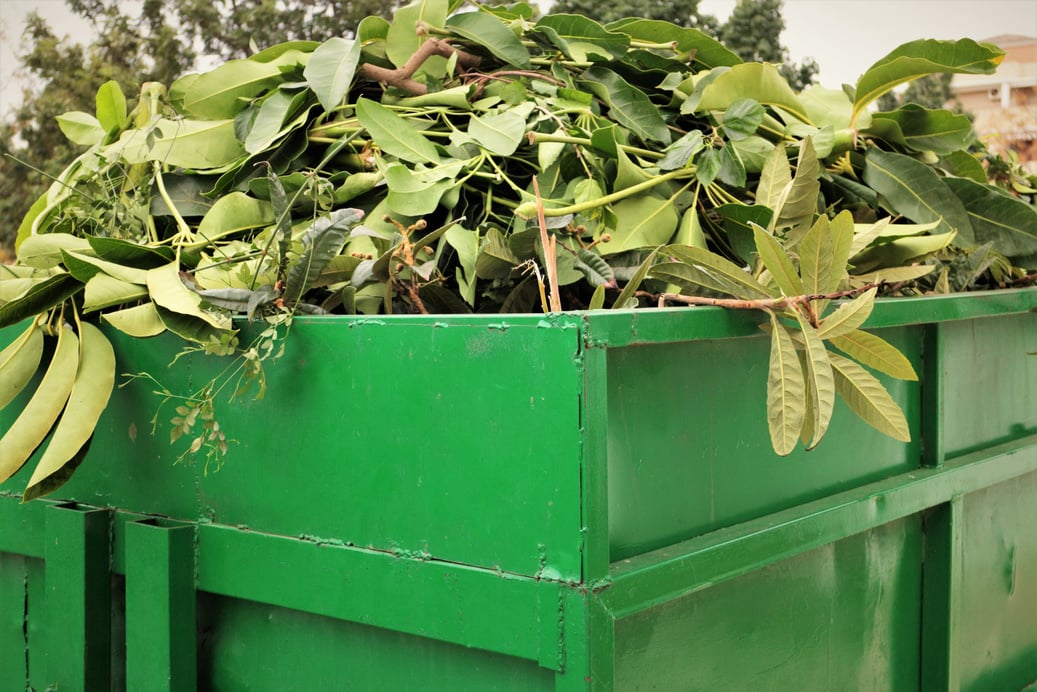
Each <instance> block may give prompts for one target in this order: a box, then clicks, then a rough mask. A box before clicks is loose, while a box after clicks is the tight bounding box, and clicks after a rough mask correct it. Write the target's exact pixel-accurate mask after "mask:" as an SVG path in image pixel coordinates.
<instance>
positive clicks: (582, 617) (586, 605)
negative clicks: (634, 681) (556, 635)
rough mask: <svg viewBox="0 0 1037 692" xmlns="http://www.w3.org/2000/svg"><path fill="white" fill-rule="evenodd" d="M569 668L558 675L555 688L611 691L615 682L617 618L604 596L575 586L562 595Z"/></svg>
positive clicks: (557, 690) (568, 691) (560, 690)
mask: <svg viewBox="0 0 1037 692" xmlns="http://www.w3.org/2000/svg"><path fill="white" fill-rule="evenodd" d="M562 602H563V603H564V606H563V609H564V614H565V623H564V625H563V629H564V632H565V635H564V636H565V668H564V669H563V671H562V672H561V673H558V674H557V675H556V676H555V692H575V691H576V690H580V691H582V692H598V691H600V692H611V690H612V688H613V686H614V682H615V661H614V659H613V650H614V648H615V638H616V621H615V619H614V618H613V617H612V613H610V612H609V610H608V609H607V608H606V607H605V604H604V603H603V602H602V600H601V598H600V597H599V596H598V595H597V594H595V593H593V592H590V591H587V590H585V589H581V588H579V587H578V586H572V587H570V588H567V589H564V592H563V595H562Z"/></svg>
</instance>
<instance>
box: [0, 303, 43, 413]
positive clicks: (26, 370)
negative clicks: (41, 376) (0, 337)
mask: <svg viewBox="0 0 1037 692" xmlns="http://www.w3.org/2000/svg"><path fill="white" fill-rule="evenodd" d="M42 358H43V330H42V329H41V328H40V327H39V326H38V325H37V324H36V323H35V321H34V322H32V323H31V324H30V325H29V327H28V328H27V329H26V330H25V331H24V332H22V333H21V334H20V335H19V336H18V338H17V339H15V340H14V341H12V342H11V343H10V344H8V346H7V347H6V348H5V349H4V350H3V351H0V409H3V408H4V407H5V406H7V405H8V404H9V403H11V401H13V400H14V398H15V397H16V396H18V394H20V393H21V391H22V390H23V389H25V387H26V385H28V384H29V382H31V381H32V378H33V375H35V374H36V372H37V370H38V369H39V367H40V360H41V359H42Z"/></svg>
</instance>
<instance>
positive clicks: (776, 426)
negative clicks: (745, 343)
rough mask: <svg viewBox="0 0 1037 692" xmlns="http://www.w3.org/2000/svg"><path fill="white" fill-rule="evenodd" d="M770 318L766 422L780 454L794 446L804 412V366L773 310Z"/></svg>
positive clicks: (773, 444) (801, 425) (788, 451)
mask: <svg viewBox="0 0 1037 692" xmlns="http://www.w3.org/2000/svg"><path fill="white" fill-rule="evenodd" d="M770 318H771V359H770V370H769V372H768V375H767V426H768V428H769V429H770V434H771V446H772V447H774V451H775V452H776V453H778V454H780V455H781V456H786V455H788V454H789V453H791V452H792V450H793V449H795V447H796V442H797V440H798V439H799V433H800V430H801V429H802V427H803V418H804V415H805V412H806V391H805V388H804V382H803V370H802V368H801V367H800V363H799V356H797V355H796V346H795V344H794V343H793V342H792V337H790V336H789V333H788V332H787V331H786V330H785V327H784V326H782V324H781V322H779V321H778V318H777V317H776V316H775V315H774V313H771V314H770Z"/></svg>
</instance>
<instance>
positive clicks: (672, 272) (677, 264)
mask: <svg viewBox="0 0 1037 692" xmlns="http://www.w3.org/2000/svg"><path fill="white" fill-rule="evenodd" d="M666 252H667V253H668V254H669V255H670V256H671V257H672V258H673V259H674V260H676V261H670V262H661V263H659V264H656V265H654V266H653V267H652V268H651V269H650V270H649V273H648V275H649V276H652V277H655V278H657V279H663V280H664V281H668V282H670V283H676V284H680V285H683V286H687V287H690V288H691V289H692V290H694V289H696V288H699V287H702V288H707V289H709V290H711V291H717V292H718V293H725V294H728V295H731V296H734V297H735V298H741V299H743V300H758V299H769V298H773V297H774V296H773V295H771V293H770V291H768V290H767V289H766V288H765V287H764V286H763V285H762V284H760V282H759V281H757V280H756V279H754V278H753V276H752V274H750V273H749V272H747V271H745V270H744V269H742V268H741V267H739V266H738V265H736V264H734V263H733V262H731V261H730V260H726V259H724V258H723V257H721V256H720V255H717V254H715V253H712V252H710V251H709V250H703V249H701V248H697V247H688V246H685V245H670V246H668V247H667V248H666Z"/></svg>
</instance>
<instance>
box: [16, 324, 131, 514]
mask: <svg viewBox="0 0 1037 692" xmlns="http://www.w3.org/2000/svg"><path fill="white" fill-rule="evenodd" d="M79 352H80V355H79V358H78V361H79V363H78V368H77V369H76V374H75V380H74V381H73V383H72V387H71V392H70V393H69V396H68V403H67V404H66V405H65V411H64V414H63V415H62V416H61V418H60V419H59V420H58V422H57V425H55V426H54V432H53V434H52V435H51V437H50V441H49V442H48V443H47V449H46V451H45V452H44V453H43V456H42V457H41V458H40V461H39V463H38V464H36V468H35V469H34V470H33V472H32V476H31V477H30V478H29V483H28V485H27V486H26V488H25V493H24V495H23V497H22V500H23V501H28V500H31V499H33V498H36V497H40V496H41V495H45V494H47V493H50V492H53V491H54V490H56V489H57V488H59V487H60V486H61V485H62V484H63V483H64V482H65V481H66V480H67V479H68V478H69V476H70V475H71V471H72V469H74V468H75V466H76V465H78V463H79V461H81V460H82V458H81V456H80V451H81V450H83V448H84V447H85V446H86V445H87V443H88V442H89V440H90V438H91V437H92V436H93V434H94V428H95V427H96V426H97V421H98V419H100V417H101V414H102V413H103V412H104V409H105V407H106V406H107V405H108V398H109V397H110V396H111V394H112V389H113V388H114V387H115V351H114V350H113V349H112V345H111V343H110V342H109V341H108V339H107V338H106V337H105V336H104V334H102V333H101V330H100V329H98V328H97V327H95V326H94V325H92V324H90V323H88V322H83V323H81V324H80V340H79ZM69 465H71V467H72V468H71V469H70V468H66V467H67V466H69Z"/></svg>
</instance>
